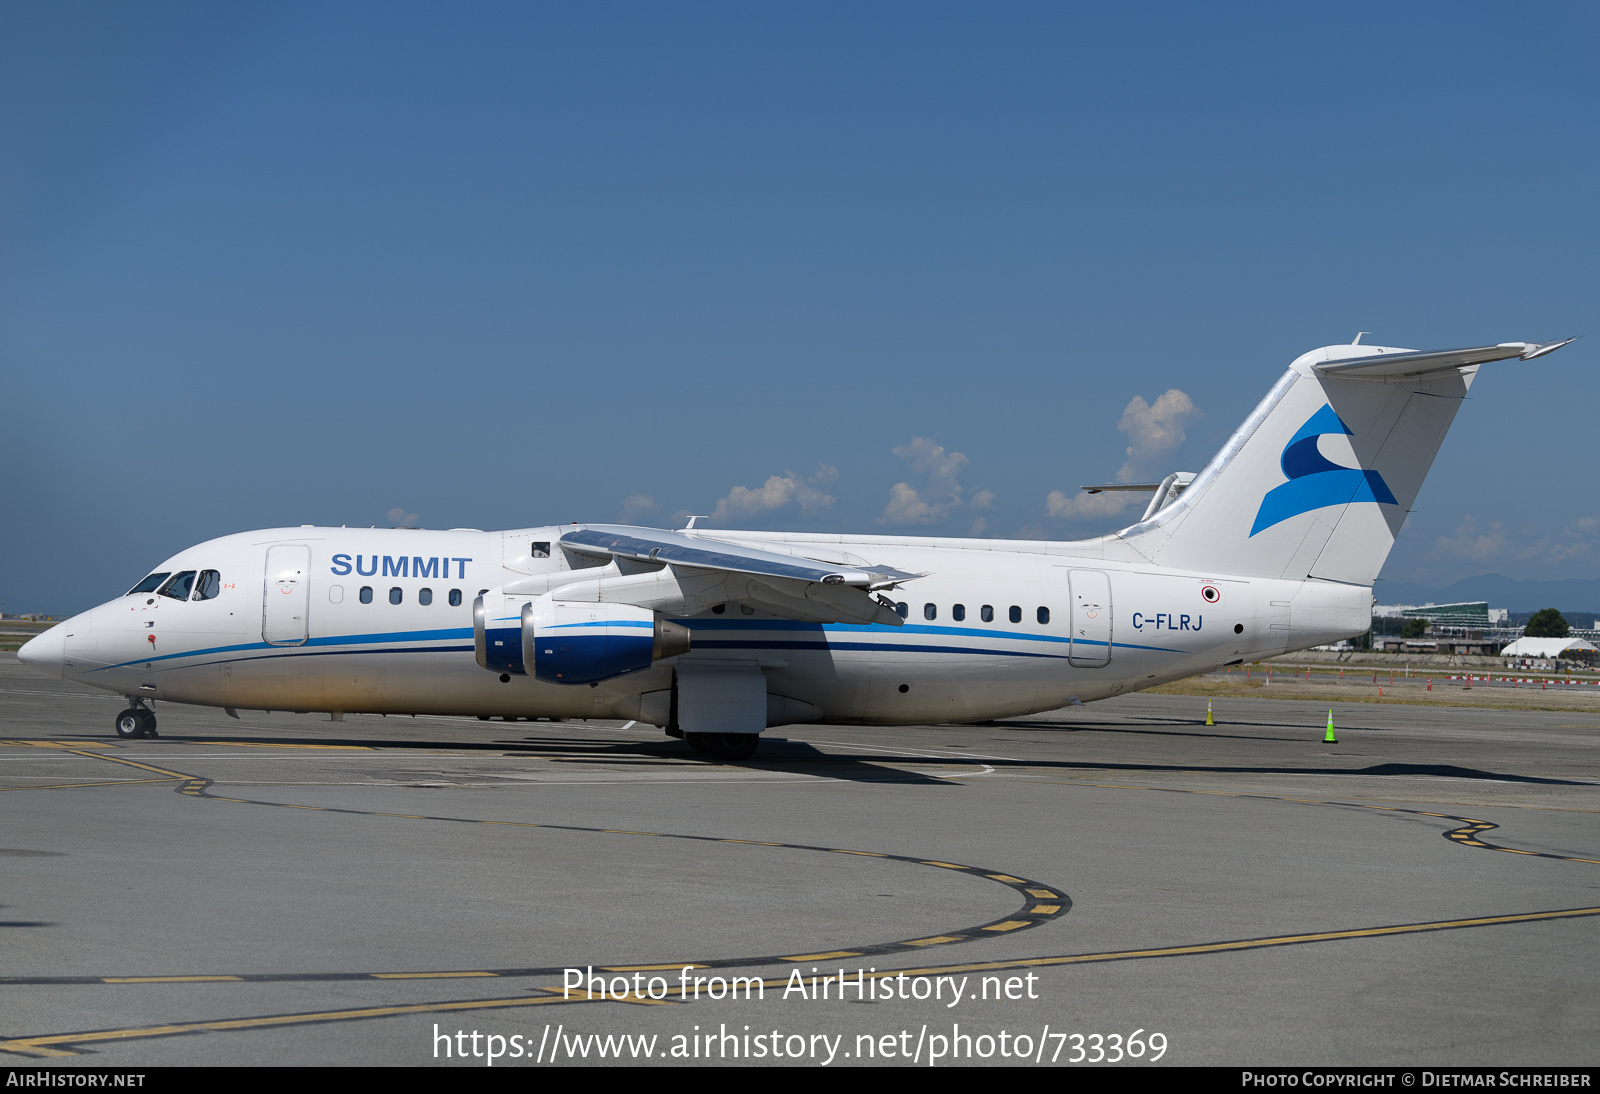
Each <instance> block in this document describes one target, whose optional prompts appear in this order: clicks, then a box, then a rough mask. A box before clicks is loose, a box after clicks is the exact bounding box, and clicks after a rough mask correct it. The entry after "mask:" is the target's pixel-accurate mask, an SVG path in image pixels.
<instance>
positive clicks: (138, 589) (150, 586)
mask: <svg viewBox="0 0 1600 1094" xmlns="http://www.w3.org/2000/svg"><path fill="white" fill-rule="evenodd" d="M171 576H172V571H171V570H162V571H161V572H160V573H159V574H151V575H150V576H149V577H147V578H145V579H144V580H143V581H141V582H139V584H137V585H135V586H134V587H133V588H131V589H129V590H128V592H127V594H126V595H128V596H132V595H133V594H134V593H153V592H155V591H156V588H157V586H159V585H160V584H161V583H162V582H163V581H165V580H167V578H169V577H171Z"/></svg>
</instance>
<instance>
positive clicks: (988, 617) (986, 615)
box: [978, 604, 994, 623]
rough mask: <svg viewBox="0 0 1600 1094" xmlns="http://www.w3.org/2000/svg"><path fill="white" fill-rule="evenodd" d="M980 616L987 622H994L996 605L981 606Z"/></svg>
mask: <svg viewBox="0 0 1600 1094" xmlns="http://www.w3.org/2000/svg"><path fill="white" fill-rule="evenodd" d="M978 617H979V618H980V619H982V620H983V621H984V622H985V623H993V622H994V605H993V604H985V605H984V606H983V607H982V608H980V609H979V610H978Z"/></svg>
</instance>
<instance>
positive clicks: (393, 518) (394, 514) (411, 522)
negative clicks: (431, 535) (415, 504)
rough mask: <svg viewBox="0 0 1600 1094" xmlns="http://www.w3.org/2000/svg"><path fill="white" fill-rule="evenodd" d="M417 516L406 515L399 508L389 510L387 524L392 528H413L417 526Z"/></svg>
mask: <svg viewBox="0 0 1600 1094" xmlns="http://www.w3.org/2000/svg"><path fill="white" fill-rule="evenodd" d="M418 523H419V522H418V520H417V514H415V513H408V512H406V511H405V509H404V508H403V507H401V506H398V505H397V506H395V507H394V508H393V509H391V510H389V524H390V526H391V527H394V528H415V527H416V526H417V524H418Z"/></svg>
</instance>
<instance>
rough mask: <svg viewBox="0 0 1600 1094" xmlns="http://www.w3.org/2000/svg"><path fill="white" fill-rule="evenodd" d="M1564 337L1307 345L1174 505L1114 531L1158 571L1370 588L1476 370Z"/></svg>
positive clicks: (1532, 353)
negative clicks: (1424, 348)
mask: <svg viewBox="0 0 1600 1094" xmlns="http://www.w3.org/2000/svg"><path fill="white" fill-rule="evenodd" d="M1568 341H1571V339H1568ZM1565 344H1566V343H1565V342H1547V343H1532V342H1507V343H1503V344H1501V345H1498V346H1482V347H1477V348H1472V349H1461V350H1438V351H1430V352H1423V353H1418V352H1416V351H1413V350H1405V349H1394V348H1390V347H1385V346H1355V345H1351V346H1327V347H1324V348H1323V349H1319V350H1313V351H1312V352H1310V353H1307V354H1304V355H1303V356H1301V357H1300V358H1298V359H1297V360H1296V361H1295V362H1294V364H1292V365H1290V366H1289V371H1288V372H1286V373H1284V374H1283V377H1282V378H1281V379H1279V381H1278V382H1277V383H1276V384H1274V385H1273V387H1272V390H1271V391H1269V392H1268V393H1267V397H1266V398H1265V399H1263V400H1261V403H1260V405H1259V406H1257V407H1256V408H1255V410H1254V411H1253V412H1252V413H1251V414H1250V417H1248V418H1246V419H1245V422H1244V424H1243V425H1241V426H1240V427H1239V429H1238V430H1237V431H1236V432H1235V433H1234V435H1233V436H1232V437H1231V438H1229V440H1228V443H1227V444H1225V445H1223V446H1222V450H1221V451H1220V452H1218V453H1217V454H1216V455H1215V456H1214V457H1212V460H1211V462H1210V463H1209V464H1207V465H1206V468H1205V470H1203V471H1201V472H1200V474H1199V475H1198V476H1197V477H1196V478H1195V480H1194V482H1193V483H1192V484H1191V485H1190V486H1189V487H1188V489H1186V490H1185V491H1184V492H1183V493H1182V494H1181V495H1180V496H1179V497H1178V499H1177V500H1176V501H1174V502H1172V503H1171V504H1169V505H1167V506H1165V507H1164V508H1162V509H1160V510H1159V511H1157V512H1156V513H1154V514H1153V515H1150V516H1148V517H1147V519H1145V520H1142V521H1141V522H1139V523H1138V524H1135V525H1132V526H1131V527H1129V528H1125V529H1123V530H1122V531H1121V532H1118V533H1117V535H1118V537H1120V538H1121V539H1123V540H1124V541H1126V542H1127V543H1128V544H1129V545H1130V546H1132V547H1133V548H1135V549H1136V550H1137V551H1138V552H1139V553H1140V554H1142V555H1144V556H1145V557H1146V558H1149V559H1150V560H1151V561H1152V562H1156V563H1158V564H1160V565H1162V566H1171V567H1175V568H1179V569H1186V570H1199V571H1202V572H1212V573H1232V574H1241V575H1246V576H1251V577H1283V578H1291V579H1293V578H1305V577H1317V578H1325V579H1327V580H1330V581H1340V582H1347V583H1350V584H1356V585H1370V584H1372V583H1373V581H1375V580H1376V579H1377V576H1378V571H1379V570H1381V569H1382V568H1383V563H1384V560H1385V559H1387V558H1388V557H1389V549H1390V548H1391V547H1393V546H1394V541H1395V537H1396V536H1397V535H1399V533H1400V527H1401V525H1402V524H1404V523H1405V519H1406V514H1407V513H1409V512H1410V511H1411V504H1412V502H1414V501H1415V500H1416V497H1417V491H1418V490H1420V489H1421V488H1422V480H1423V479H1424V478H1425V477H1426V476H1427V474H1428V469H1429V468H1430V467H1431V466H1432V465H1433V458H1434V456H1435V455H1437V454H1438V451H1439V445H1440V444H1442V443H1443V441H1444V435H1445V433H1446V432H1447V431H1448V430H1449V428H1450V423H1451V422H1452V421H1454V420H1455V416H1456V410H1457V409H1458V408H1459V407H1460V405H1461V401H1462V399H1464V398H1465V397H1466V394H1467V389H1468V388H1469V387H1471V386H1472V381H1473V378H1474V376H1475V375H1476V374H1477V371H1478V366H1479V365H1481V364H1483V363H1485V362H1488V361H1498V360H1504V359H1507V358H1511V357H1520V358H1523V359H1524V360H1527V359H1530V358H1533V357H1537V356H1541V355H1542V354H1545V353H1548V352H1550V351H1551V350H1553V349H1558V348H1560V347H1561V346H1563V345H1565Z"/></svg>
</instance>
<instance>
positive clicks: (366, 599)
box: [361, 585, 372, 604]
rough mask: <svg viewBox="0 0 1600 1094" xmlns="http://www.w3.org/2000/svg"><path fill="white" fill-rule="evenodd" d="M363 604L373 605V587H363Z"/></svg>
mask: <svg viewBox="0 0 1600 1094" xmlns="http://www.w3.org/2000/svg"><path fill="white" fill-rule="evenodd" d="M361 603H363V604H371V603H372V586H371V585H363V586H361Z"/></svg>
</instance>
